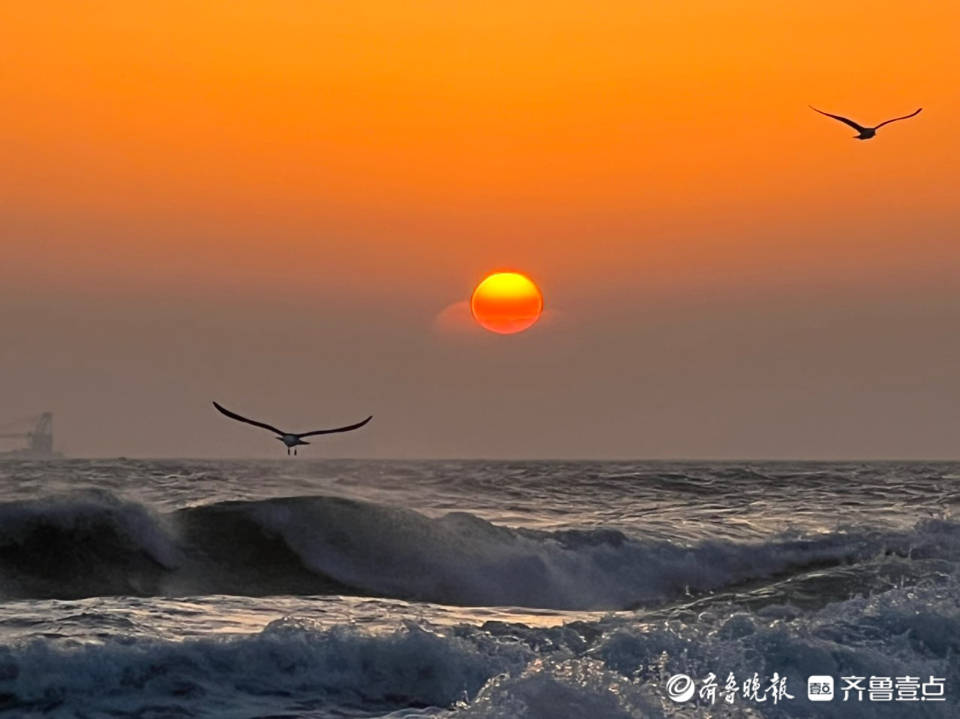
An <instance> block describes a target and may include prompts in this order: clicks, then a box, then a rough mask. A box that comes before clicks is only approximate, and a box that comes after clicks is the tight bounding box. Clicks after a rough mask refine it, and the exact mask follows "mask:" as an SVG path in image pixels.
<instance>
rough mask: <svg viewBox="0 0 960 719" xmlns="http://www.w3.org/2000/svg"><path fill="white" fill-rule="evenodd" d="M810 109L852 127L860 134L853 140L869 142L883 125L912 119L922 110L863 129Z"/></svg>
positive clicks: (858, 125)
mask: <svg viewBox="0 0 960 719" xmlns="http://www.w3.org/2000/svg"><path fill="white" fill-rule="evenodd" d="M810 109H811V110H813V111H815V112H819V113H820V114H821V115H826V116H827V117H832V118H833V119H834V120H839V121H840V122H842V123H843V124H844V125H849V126H850V127H852V128H853V129H854V130H856V131H857V132H858V133H860V134H859V135H854V137H853V139H855V140H869V139H870V138H871V137H873V136H874V135H876V134H877V130H879V129H880V128H881V127H883V126H884V125H889V124H890V123H891V122H897V121H898V120H906V119H907V118H908V117H913V116H914V115H917V114H919V113H920V111H921V110H922V109H923V108H922V107H918V108H917V110H916V111H915V112H911V113H910V114H909V115H903V116H902V117H895V118H893V119H892V120H885V121H884V122H881V123H880V124H879V125H874V126H873V127H864V126H863V125H860V124H858V123H856V122H854V121H853V120H850V119H848V118H846V117H841V116H840V115H831V114H830V113H829V112H824V111H823V110H817V108H815V107H814V106H813V105H810Z"/></svg>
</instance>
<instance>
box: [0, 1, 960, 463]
mask: <svg viewBox="0 0 960 719" xmlns="http://www.w3.org/2000/svg"><path fill="white" fill-rule="evenodd" d="M145 5H149V6H150V7H144V6H145ZM958 27H960V5H958V4H957V3H956V2H955V1H953V0H943V1H940V2H938V1H932V2H922V3H904V2H901V1H900V0H896V1H894V0H879V1H877V2H873V3H871V4H870V5H869V7H865V6H861V5H851V4H848V3H835V2H829V3H828V2H819V1H814V2H808V3H790V4H783V3H770V2H769V1H768V0H764V1H761V0H726V1H724V2H718V1H717V0H669V1H667V0H663V1H656V0H653V1H651V2H637V1H636V0H630V1H629V2H626V1H625V2H620V1H619V0H608V1H607V2H601V3H598V2H595V1H594V2H572V1H568V0H551V1H550V2H540V1H539V0H529V1H527V2H522V3H518V2H500V1H499V0H483V1H480V0H461V1H459V2H450V1H449V0H418V1H417V2H411V3H405V2H396V1H392V2H385V1H381V0H366V1H365V2H353V1H352V0H351V1H347V0H344V1H342V2H332V1H331V2H323V1H319V2H318V1H317V0H301V1H296V2H295V1H293V0H272V1H271V2H253V1H251V0H234V2H229V3H226V2H203V1H201V0H191V1H190V2H186V1H179V0H171V1H169V2H164V3H152V4H145V3H134V2H129V0H99V1H96V0H91V1H90V2H75V1H70V2H65V1H64V2H55V1H53V0H50V1H48V2H44V3H4V4H3V5H2V7H0V103H2V107H3V108H4V110H3V112H2V113H0V157H2V160H3V162H2V172H0V244H2V254H0V397H2V404H0V421H3V420H5V419H7V418H16V417H20V416H23V415H28V414H31V413H35V412H39V411H40V410H44V409H50V410H52V411H54V412H55V414H56V429H57V443H58V444H59V445H60V447H61V448H62V449H63V450H65V451H66V452H67V453H69V454H71V455H76V456H82V455H118V454H120V455H127V456H196V457H199V456H209V457H219V456H279V455H280V454H281V453H282V447H281V445H280V444H279V443H278V442H276V441H275V440H272V439H270V437H269V435H267V434H266V433H262V434H261V433H259V432H258V431H257V430H254V429H253V428H246V427H242V426H240V425H234V424H232V423H230V422H228V421H227V420H224V419H223V418H222V417H220V416H218V415H217V414H216V413H215V412H214V411H213V409H212V407H211V406H210V404H209V402H210V400H212V399H217V400H218V401H220V402H222V403H224V404H225V405H226V406H228V407H230V408H232V409H235V410H237V411H240V412H244V413H248V414H252V415H255V416H261V417H263V418H265V419H267V420H272V421H274V422H275V423H277V424H283V425H290V427H291V428H292V429H297V428H301V429H310V428H313V427H314V426H323V425H325V424H331V423H333V424H338V423H345V422H352V421H356V420H358V419H361V418H362V417H364V416H366V415H367V414H369V413H373V414H374V415H375V419H374V422H373V423H372V424H371V425H370V426H368V427H367V428H366V429H365V430H364V431H362V432H360V433H356V434H354V435H350V436H343V437H335V438H330V439H329V440H328V441H326V442H324V444H323V446H321V445H320V444H319V442H318V443H317V444H315V445H313V446H312V447H311V448H309V450H308V452H309V454H310V456H312V457H324V456H369V457H430V456H443V457H449V456H453V457H457V456H463V457H690V458H695V457H710V458H741V457H758V458H759V457H773V458H776V457H802V458H846V457H850V458H868V457H903V458H915V457H928V458H947V457H958V456H960V371H958V370H960V333H958V328H960V281H958V275H960V237H958V232H957V228H958V226H960V203H958V201H957V198H958V192H960V136H958V133H957V132H956V125H957V118H958V117H960V92H958V90H957V88H958V87H960V53H958V52H957V28H958ZM808 104H814V105H817V106H818V107H820V108H822V109H825V110H827V111H829V112H839V113H841V114H846V115H848V116H851V117H854V118H856V119H858V120H860V121H862V122H864V123H865V124H875V123H876V122H879V121H881V120H883V119H886V118H888V117H892V116H895V115H900V114H905V113H907V112H911V111H913V110H914V109H915V108H917V107H919V106H923V107H924V111H923V113H921V114H920V115H919V116H918V117H917V118H915V119H912V120H909V121H907V122H903V123H898V124H896V125H892V126H889V127H886V128H883V129H882V130H881V131H880V133H879V134H878V136H877V138H876V139H874V140H871V141H869V142H865V143H864V142H858V141H854V140H852V139H851V136H852V135H853V134H854V133H853V131H852V130H850V129H849V128H846V127H844V126H843V125H840V124H839V123H836V122H834V121H832V120H829V119H828V118H824V117H821V116H818V115H816V114H814V113H813V112H812V111H811V110H809V109H808V108H807V105H808ZM496 269H519V270H522V271H524V272H527V273H529V274H530V275H531V276H532V277H533V278H534V279H535V280H536V282H537V283H538V284H539V285H540V286H541V288H542V289H543V291H544V294H545V298H546V304H547V307H548V310H549V314H548V316H547V317H546V318H545V320H544V321H543V322H542V323H541V325H539V326H537V327H535V328H534V329H533V330H531V331H530V332H528V333H525V334H523V335H518V336H512V337H501V336H494V335H490V334H484V333H483V332H481V331H480V330H478V329H474V328H472V327H471V326H470V325H469V324H468V322H467V321H466V320H464V318H463V316H462V315H463V313H462V309H463V307H462V303H463V301H464V300H466V299H467V297H468V296H469V293H470V291H471V289H472V287H473V285H474V284H475V283H476V282H478V281H479V280H480V279H481V278H482V277H483V276H484V274H485V273H487V272H489V271H492V270H496ZM458 303H461V304H458Z"/></svg>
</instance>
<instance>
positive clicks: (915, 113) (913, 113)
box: [873, 107, 923, 130]
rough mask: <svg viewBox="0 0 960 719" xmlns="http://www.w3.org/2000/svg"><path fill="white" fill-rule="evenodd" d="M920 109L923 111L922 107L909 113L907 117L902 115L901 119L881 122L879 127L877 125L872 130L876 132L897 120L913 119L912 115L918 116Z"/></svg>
mask: <svg viewBox="0 0 960 719" xmlns="http://www.w3.org/2000/svg"><path fill="white" fill-rule="evenodd" d="M922 109H923V108H922V107H918V108H917V111H916V112H911V113H910V114H909V115H904V116H903V117H895V118H893V119H892V120H885V121H884V122H881V123H880V124H879V125H877V126H876V127H875V128H873V129H874V130H877V129H879V128H881V127H883V126H884V125H889V124H890V123H891V122H896V121H897V120H906V119H907V118H909V117H913V116H914V115H919V114H920V111H921V110H922Z"/></svg>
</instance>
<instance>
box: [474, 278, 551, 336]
mask: <svg viewBox="0 0 960 719" xmlns="http://www.w3.org/2000/svg"><path fill="white" fill-rule="evenodd" d="M470 312H472V313H473V317H474V319H476V320H477V322H478V323H479V324H480V326H481V327H483V328H484V329H487V330H490V331H491V332H499V333H500V334H504V335H510V334H514V333H515V332H523V331H524V330H525V329H529V328H530V327H532V326H533V325H534V324H535V323H536V321H537V320H538V319H540V314H541V313H542V312H543V295H542V294H541V293H540V288H539V287H537V286H536V285H535V284H534V283H533V280H531V279H530V278H529V277H527V276H526V275H521V274H520V273H519V272H496V273H494V274H492V275H488V276H487V277H486V278H484V280H483V282H481V283H480V284H479V285H477V288H476V289H475V290H474V291H473V296H472V297H471V298H470Z"/></svg>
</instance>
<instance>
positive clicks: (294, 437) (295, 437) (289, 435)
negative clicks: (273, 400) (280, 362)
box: [213, 402, 373, 454]
mask: <svg viewBox="0 0 960 719" xmlns="http://www.w3.org/2000/svg"><path fill="white" fill-rule="evenodd" d="M213 406H214V407H216V408H217V411H218V412H220V413H221V414H225V415H226V416H227V417H229V418H230V419H235V420H237V421H238V422H246V423H247V424H252V425H253V426H254V427H263V428H264V429H268V430H270V431H271V432H274V433H276V434H277V435H279V436H278V437H277V439H279V440H280V441H281V442H283V443H284V444H285V445H287V454H290V449H291V448H292V449H293V453H294V454H296V453H297V445H300V444H310V443H309V442H304V441H303V438H304V437H312V436H314V435H316V434H334V433H336V432H350V431H352V430H355V429H360V428H361V427H362V426H363V425H365V424H366V423H367V422H369V421H370V420H371V419H373V415H372V414H371V415H370V416H369V417H367V418H366V419H365V420H363V421H362V422H357V423H356V424H348V425H346V426H345V427H335V428H334V429H317V430H314V431H313V432H284V431H283V430H282V429H277V428H276V427H274V426H273V425H269V424H267V423H266V422H258V421H257V420H255V419H248V418H247V417H241V416H240V415H239V414H237V413H236V412H231V411H230V410H229V409H227V408H226V407H221V406H220V405H219V404H217V403H216V402H214V403H213Z"/></svg>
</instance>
